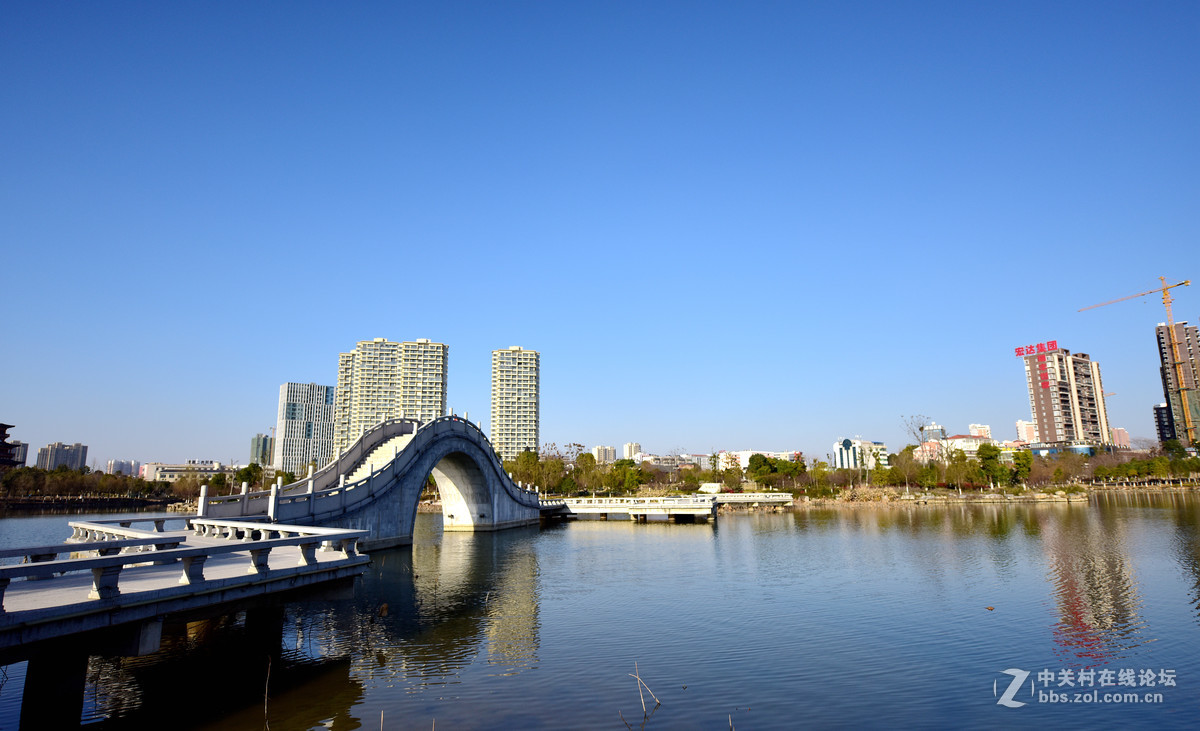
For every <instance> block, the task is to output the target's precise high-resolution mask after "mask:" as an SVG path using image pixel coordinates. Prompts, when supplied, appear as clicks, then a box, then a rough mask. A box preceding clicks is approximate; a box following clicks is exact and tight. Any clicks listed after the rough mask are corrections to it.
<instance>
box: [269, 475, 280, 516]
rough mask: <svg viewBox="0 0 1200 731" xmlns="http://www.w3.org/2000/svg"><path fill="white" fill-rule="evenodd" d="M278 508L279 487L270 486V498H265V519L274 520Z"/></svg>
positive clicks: (276, 485)
mask: <svg viewBox="0 0 1200 731" xmlns="http://www.w3.org/2000/svg"><path fill="white" fill-rule="evenodd" d="M278 506H279V485H278V484H275V485H271V496H270V497H269V498H267V517H268V518H270V519H271V520H275V515H276V513H277V511H278Z"/></svg>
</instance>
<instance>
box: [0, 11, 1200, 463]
mask: <svg viewBox="0 0 1200 731" xmlns="http://www.w3.org/2000/svg"><path fill="white" fill-rule="evenodd" d="M1198 38H1200V4H1198V3H1195V2H1148V3H1134V2H1093V1H1088V2H1053V3H1047V2H1042V1H1038V2H990V3H989V2H971V3H964V2H920V3H919V2H903V3H897V2H878V3H875V2H844V3H842V2H839V3H800V2H778V3H772V2H756V3H734V2H726V3H712V2H677V3H671V2H613V1H610V0H606V1H604V2H582V1H578V2H549V1H547V2H477V3H469V2H456V3H432V2H429V3H378V4H376V3H327V2H317V3H301V2H288V3H283V2H275V3H158V2H155V3H120V2H109V3H55V2H45V3H43V2H6V3H3V4H0V242H2V250H3V262H4V264H3V266H4V278H3V285H2V286H3V290H2V291H3V295H4V302H5V306H6V315H7V316H6V318H5V320H6V328H5V331H6V334H5V336H4V338H3V343H4V344H3V351H2V352H3V357H2V358H0V362H2V364H3V365H2V368H3V372H2V373H3V379H2V382H3V386H0V388H2V392H0V421H4V422H8V423H12V424H16V428H15V429H14V430H13V432H12V436H13V437H14V438H16V439H20V440H23V441H26V442H29V443H30V444H31V445H32V448H33V449H34V450H36V449H37V448H38V447H40V446H42V445H44V444H46V443H47V442H52V441H64V442H75V441H79V442H83V443H85V444H88V445H89V446H90V448H91V449H90V452H89V461H91V460H92V459H94V460H96V461H97V463H98V464H99V465H100V466H103V463H104V461H105V460H107V459H110V458H133V459H139V460H142V461H152V460H157V461H176V460H183V459H188V458H205V459H219V460H221V461H230V460H231V459H232V460H234V461H238V462H245V461H246V460H247V458H248V454H249V440H250V437H252V436H253V435H254V434H255V432H266V431H267V430H268V429H269V427H270V426H272V425H273V423H274V419H275V409H276V402H277V398H278V387H279V385H280V384H281V383H283V382H285V381H301V382H309V381H315V382H317V383H322V384H333V383H335V382H336V372H337V354H338V353H339V352H341V351H346V350H349V349H351V348H353V347H354V344H355V342H356V341H358V340H363V339H370V338H373V337H386V338H389V339H392V340H407V339H414V338H422V337H427V338H432V339H434V340H437V341H441V342H445V343H448V344H449V345H450V385H449V393H450V403H451V406H452V407H453V408H454V409H455V410H456V411H457V412H459V413H462V412H463V411H464V410H466V411H468V412H469V414H470V416H471V417H472V418H473V419H479V418H483V419H484V420H485V421H486V417H487V410H488V398H489V378H490V375H489V368H490V351H491V350H492V349H495V348H504V347H507V346H510V345H521V346H524V347H527V348H533V349H537V350H539V351H541V353H542V361H541V362H542V404H541V415H542V437H543V441H545V442H558V443H560V444H561V443H564V442H581V443H583V444H585V445H587V446H589V447H590V446H593V445H596V444H613V445H617V446H618V447H619V445H620V444H622V443H624V442H627V441H638V442H641V443H642V445H643V446H644V448H645V449H647V450H648V451H655V452H667V451H670V450H673V449H682V450H686V451H689V452H708V451H709V450H711V449H714V448H716V449H764V450H783V449H799V450H803V451H804V452H806V453H807V454H809V455H824V454H825V453H826V452H828V451H830V445H831V444H832V443H833V441H834V440H835V439H840V438H842V437H844V436H854V435H862V436H863V437H867V438H871V439H878V440H884V441H887V443H888V444H889V446H891V447H892V449H893V450H895V449H898V448H899V447H900V446H903V444H904V442H905V434H904V430H903V426H902V423H901V417H902V416H903V415H907V414H916V413H919V414H927V415H929V416H930V417H932V418H934V419H936V420H937V421H939V422H940V423H942V424H944V425H945V426H947V428H949V429H950V430H951V431H952V432H965V431H966V428H967V425H968V424H969V423H971V422H981V423H988V424H991V425H992V427H993V430H994V432H995V434H996V435H997V436H998V437H1002V438H1012V437H1013V436H1014V435H1015V434H1014V429H1013V422H1014V421H1015V420H1016V419H1027V418H1029V407H1028V401H1027V398H1026V395H1025V385H1024V374H1023V370H1022V367H1021V363H1020V361H1019V359H1018V358H1016V357H1015V356H1014V355H1013V348H1014V347H1015V346H1017V345H1022V344H1028V343H1035V342H1040V341H1043V340H1047V339H1057V340H1058V341H1059V343H1060V344H1061V345H1062V346H1063V347H1066V348H1069V349H1071V350H1072V351H1075V352H1086V353H1089V354H1091V355H1092V357H1093V358H1095V359H1096V360H1098V361H1099V362H1100V364H1101V367H1102V370H1103V376H1104V386H1105V389H1106V390H1107V391H1110V392H1113V393H1115V395H1114V396H1112V397H1110V399H1109V401H1108V404H1109V413H1110V417H1111V420H1112V422H1113V424H1115V425H1117V426H1124V427H1125V428H1127V429H1129V431H1130V432H1131V434H1132V435H1133V436H1134V437H1139V436H1140V437H1152V436H1153V423H1152V420H1151V407H1152V406H1153V404H1156V403H1158V402H1160V401H1161V400H1162V390H1161V384H1160V381H1159V376H1158V370H1157V360H1156V357H1157V356H1156V352H1155V347H1154V335H1153V327H1154V325H1155V324H1156V323H1157V322H1159V321H1161V320H1163V319H1165V318H1164V313H1163V309H1162V305H1161V302H1160V301H1159V300H1158V298H1156V297H1153V296H1152V297H1145V298H1141V299H1138V300H1132V301H1129V302H1124V303H1121V304H1119V305H1113V306H1110V307H1105V308H1100V309H1097V310H1091V311H1088V312H1084V313H1079V312H1076V310H1078V309H1079V308H1080V307H1084V306H1086V305H1091V304H1094V303H1098V302H1102V301H1104V300H1108V299H1113V298H1116V297H1120V296H1123V295H1127V294H1133V293H1135V292H1140V291H1143V290H1147V289H1150V288H1152V287H1154V286H1157V284H1158V280H1157V277H1158V276H1159V275H1160V274H1161V275H1164V276H1167V277H1168V278H1170V279H1172V280H1178V279H1184V278H1193V279H1196V280H1197V283H1196V284H1194V285H1193V286H1192V287H1190V288H1177V289H1176V290H1174V291H1175V292H1177V293H1178V299H1177V306H1176V317H1177V319H1180V320H1183V319H1187V320H1190V321H1191V322H1193V323H1195V322H1196V321H1197V320H1198V319H1200V254H1198V253H1197V252H1198V251H1200V246H1198V242H1200V237H1198V236H1197V233H1198V228H1200V225H1198V217H1200V185H1198V180H1200V155H1198V150H1200V147H1198V142H1197V140H1198V132H1200V93H1198V92H1200V42H1198ZM485 426H486V424H485Z"/></svg>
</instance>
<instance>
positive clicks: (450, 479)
mask: <svg viewBox="0 0 1200 731" xmlns="http://www.w3.org/2000/svg"><path fill="white" fill-rule="evenodd" d="M430 474H431V475H432V476H433V481H434V482H435V483H436V484H437V490H438V496H439V497H440V498H441V501H442V530H445V531H471V530H475V529H476V526H477V525H478V524H485V525H486V524H488V523H489V522H491V520H493V519H494V517H495V516H493V515H492V514H491V513H492V504H493V500H492V491H491V489H489V486H488V480H487V476H486V475H485V474H484V472H483V470H482V469H480V466H479V464H478V463H477V462H476V461H475V459H473V458H472V457H470V456H469V455H467V454H466V453H464V452H451V453H449V454H447V455H446V456H445V457H442V459H441V461H439V462H438V463H437V464H436V465H434V466H433V469H432V470H430Z"/></svg>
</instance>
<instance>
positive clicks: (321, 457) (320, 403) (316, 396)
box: [259, 383, 337, 478]
mask: <svg viewBox="0 0 1200 731" xmlns="http://www.w3.org/2000/svg"><path fill="white" fill-rule="evenodd" d="M336 393H337V389H335V388H334V387H333V386H319V385H317V384H315V383H285V384H283V385H282V386H280V387H279V411H278V415H277V417H276V420H275V440H274V441H275V443H274V445H272V455H271V459H270V461H269V462H268V464H270V465H272V466H274V467H275V469H276V470H281V471H283V472H291V473H292V474H293V475H295V476H296V477H298V478H299V477H304V476H305V475H307V474H308V465H310V464H311V463H313V462H316V463H317V469H320V468H321V467H324V466H325V465H327V464H328V463H329V462H331V461H332V460H333V455H334V451H333V407H334V402H335V400H336ZM259 436H262V435H259ZM267 439H270V437H267Z"/></svg>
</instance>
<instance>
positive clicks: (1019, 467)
mask: <svg viewBox="0 0 1200 731" xmlns="http://www.w3.org/2000/svg"><path fill="white" fill-rule="evenodd" d="M1031 472H1033V452H1025V451H1022V452H1017V453H1016V454H1014V455H1013V469H1012V484H1014V485H1023V484H1025V483H1026V482H1027V481H1028V480H1029V475H1030V473H1031Z"/></svg>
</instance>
